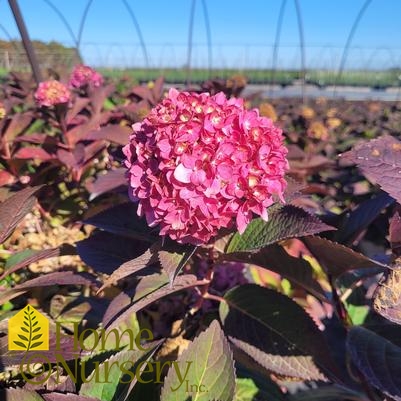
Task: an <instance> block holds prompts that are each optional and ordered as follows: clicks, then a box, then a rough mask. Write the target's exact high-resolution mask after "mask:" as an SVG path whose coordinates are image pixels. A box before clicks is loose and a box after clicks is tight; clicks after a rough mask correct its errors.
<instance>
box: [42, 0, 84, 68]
mask: <svg viewBox="0 0 401 401" xmlns="http://www.w3.org/2000/svg"><path fill="white" fill-rule="evenodd" d="M43 1H44V2H45V3H46V4H47V5H48V6H49V7H50V8H51V9H52V10H53V11H54V12H55V13H56V14H57V15H58V17H59V18H60V19H61V21H62V23H63V24H64V26H65V27H66V29H67V31H68V33H69V34H70V36H71V38H72V40H73V42H74V44H75V51H76V53H77V56H78V59H79V60H80V62H82V57H81V54H80V51H79V48H78V40H77V38H76V36H75V34H74V31H73V30H72V28H71V25H70V24H69V23H68V21H67V19H66V18H65V17H64V15H63V13H62V12H61V11H60V10H59V9H58V8H57V7H56V6H55V5H54V4H53V3H52V2H51V1H50V0H43Z"/></svg>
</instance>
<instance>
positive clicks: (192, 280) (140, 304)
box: [108, 274, 206, 330]
mask: <svg viewBox="0 0 401 401" xmlns="http://www.w3.org/2000/svg"><path fill="white" fill-rule="evenodd" d="M165 278H167V277H165ZM142 280H143V279H142ZM167 280H168V279H167ZM202 284H206V283H205V282H203V281H198V280H197V278H196V276H194V275H192V274H185V275H182V276H178V277H177V278H176V279H175V281H174V284H173V285H172V286H171V285H167V283H166V285H164V286H163V287H161V288H159V289H157V290H156V291H154V292H152V293H151V294H149V295H147V296H145V297H143V298H141V299H140V300H139V301H137V302H135V303H134V304H133V305H132V306H130V307H129V308H128V309H126V310H125V311H124V312H123V313H121V314H120V315H119V316H117V317H116V318H115V320H113V321H111V323H110V325H109V327H108V329H110V330H111V329H113V328H115V327H117V326H118V325H119V324H120V323H121V322H122V321H124V320H125V319H126V318H127V316H129V315H130V314H132V313H136V312H138V311H140V310H141V309H143V308H146V307H147V306H148V305H150V304H152V303H153V302H156V301H158V300H159V299H161V298H164V297H166V296H168V295H171V294H174V293H176V292H178V291H182V290H185V289H187V288H191V287H195V286H197V285H202Z"/></svg>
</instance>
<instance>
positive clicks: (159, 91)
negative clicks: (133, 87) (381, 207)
mask: <svg viewBox="0 0 401 401" xmlns="http://www.w3.org/2000/svg"><path fill="white" fill-rule="evenodd" d="M163 86H164V77H159V78H157V79H156V81H155V82H154V86H153V88H152V97H153V103H152V106H155V105H156V104H157V103H159V102H160V100H161V98H162V96H163Z"/></svg>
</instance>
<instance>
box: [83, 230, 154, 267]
mask: <svg viewBox="0 0 401 401" xmlns="http://www.w3.org/2000/svg"><path fill="white" fill-rule="evenodd" d="M76 246H77V252H78V255H79V256H80V257H81V259H82V260H83V261H84V262H85V263H86V264H87V265H89V266H91V267H93V269H95V270H96V271H98V272H102V273H107V274H111V273H112V272H113V271H114V270H116V269H117V268H118V267H120V266H121V265H122V264H123V263H125V262H128V261H130V260H132V259H134V258H136V257H138V256H139V255H140V254H141V253H143V252H145V250H146V249H147V248H148V246H149V245H146V244H145V243H141V242H140V241H137V240H133V239H131V238H127V237H120V236H117V235H113V234H110V233H108V232H103V231H100V232H96V233H94V234H92V235H91V236H90V237H89V238H87V239H84V240H82V241H78V242H77V243H76Z"/></svg>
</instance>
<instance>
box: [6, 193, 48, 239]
mask: <svg viewBox="0 0 401 401" xmlns="http://www.w3.org/2000/svg"><path fill="white" fill-rule="evenodd" d="M40 188H41V186H37V187H32V188H25V189H23V190H21V191H19V192H16V193H15V194H13V195H12V196H10V197H9V198H7V199H6V200H5V201H4V202H3V203H1V204H0V244H1V243H3V242H4V241H5V240H6V239H7V238H8V236H9V235H10V234H11V233H12V232H13V230H14V228H15V227H16V226H17V225H18V223H19V222H20V221H21V220H22V219H23V218H24V216H25V215H26V214H27V213H28V212H30V211H31V209H32V208H33V206H34V205H35V203H36V198H35V196H34V195H35V193H36V192H38V191H39V189H40Z"/></svg>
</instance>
